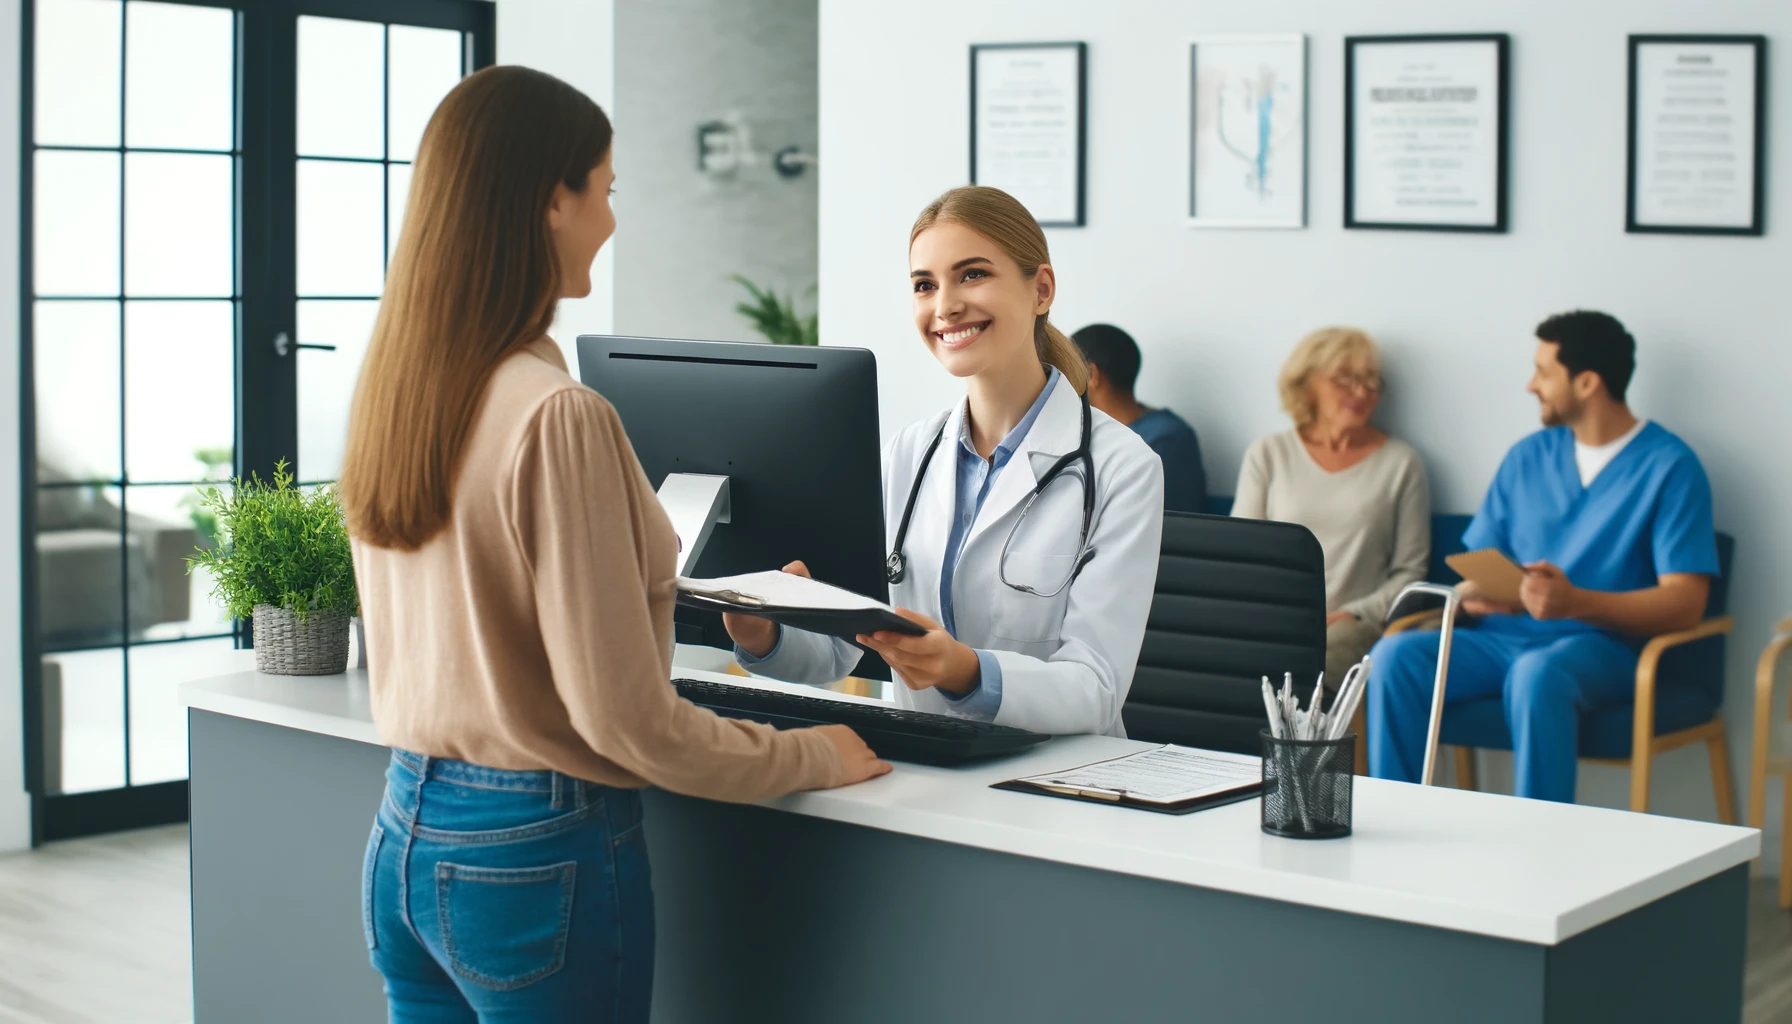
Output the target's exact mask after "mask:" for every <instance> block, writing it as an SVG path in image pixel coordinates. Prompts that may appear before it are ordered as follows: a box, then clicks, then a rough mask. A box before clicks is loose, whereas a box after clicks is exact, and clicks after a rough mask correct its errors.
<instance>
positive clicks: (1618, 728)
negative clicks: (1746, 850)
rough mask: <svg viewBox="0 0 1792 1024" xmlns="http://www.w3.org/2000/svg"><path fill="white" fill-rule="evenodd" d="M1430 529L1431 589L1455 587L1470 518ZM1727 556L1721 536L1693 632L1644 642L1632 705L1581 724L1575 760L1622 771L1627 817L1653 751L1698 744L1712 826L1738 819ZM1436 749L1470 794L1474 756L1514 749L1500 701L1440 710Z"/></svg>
mask: <svg viewBox="0 0 1792 1024" xmlns="http://www.w3.org/2000/svg"><path fill="white" fill-rule="evenodd" d="M1431 523H1432V525H1431V574H1430V577H1429V578H1430V580H1431V581H1432V582H1435V583H1448V584H1454V583H1456V582H1458V581H1459V580H1460V579H1461V577H1460V576H1458V575H1456V573H1455V572H1454V571H1453V570H1451V569H1450V567H1449V566H1447V565H1445V564H1444V559H1445V558H1446V557H1447V556H1449V555H1452V554H1455V553H1456V552H1459V551H1462V550H1463V545H1462V534H1463V531H1464V530H1466V529H1467V528H1468V523H1469V517H1468V516H1433V517H1432V520H1431ZM1735 551H1736V541H1735V539H1734V538H1733V537H1731V536H1730V535H1729V534H1727V533H1719V534H1718V535H1717V560H1718V566H1719V575H1718V577H1717V578H1716V579H1714V580H1712V581H1711V595H1710V597H1709V598H1708V599H1707V600H1706V603H1705V620H1704V621H1703V622H1701V623H1699V624H1698V625H1697V626H1694V627H1693V628H1691V629H1686V630H1680V631H1677V632H1673V633H1664V634H1662V635H1660V636H1657V637H1654V638H1652V639H1651V640H1650V641H1649V642H1648V643H1647V644H1646V645H1644V647H1643V650H1642V654H1641V656H1640V658H1639V659H1638V661H1637V667H1636V700H1635V702H1634V704H1631V705H1628V706H1623V707H1613V708H1606V709H1604V710H1601V711H1597V712H1594V713H1593V714H1590V715H1585V716H1583V717H1582V719H1581V723H1580V757H1581V760H1583V761H1591V762H1594V763H1596V764H1608V765H1617V766H1620V767H1622V766H1629V768H1630V809H1631V810H1633V811H1647V810H1648V809H1649V769H1650V766H1651V764H1652V762H1653V760H1654V758H1655V756H1656V755H1657V754H1663V753H1666V752H1667V751H1670V750H1674V749H1677V748H1679V747H1684V746H1687V745H1688V744H1692V743H1699V742H1703V743H1704V744H1705V746H1706V751H1707V753H1708V754H1709V755H1710V758H1711V783H1712V788H1713V790H1714V792H1715V795H1716V798H1717V816H1718V820H1720V821H1723V822H1725V823H1734V822H1735V820H1736V806H1735V796H1734V792H1733V787H1732V784H1731V781H1730V755H1729V748H1728V744H1727V743H1726V741H1725V738H1724V723H1723V715H1722V713H1721V712H1722V708H1723V696H1724V637H1725V635H1727V634H1728V633H1729V632H1730V630H1731V628H1732V627H1733V625H1734V620H1732V619H1731V618H1730V616H1729V615H1727V614H1726V613H1725V612H1726V606H1727V604H1728V600H1729V589H1730V563H1731V559H1732V557H1733V556H1734V555H1735ZM1396 610H1398V609H1396ZM1437 618H1438V615H1437V613H1436V612H1435V611H1424V612H1415V613H1413V614H1410V615H1404V616H1401V617H1398V618H1396V619H1394V620H1393V621H1392V622H1390V623H1389V624H1388V627H1387V631H1388V632H1389V633H1397V632H1401V631H1403V630H1407V629H1415V628H1423V627H1425V626H1435V625H1436V622H1437ZM1446 685H1447V684H1446ZM1372 742H1373V741H1372ZM1439 742H1440V743H1447V744H1450V745H1451V746H1454V747H1455V748H1456V778H1457V784H1458V785H1460V786H1462V787H1463V788H1465V789H1473V788H1475V760H1474V749H1475V748H1476V747H1481V748H1484V749H1489V750H1511V749H1512V731H1511V730H1510V729H1509V728H1507V726H1506V713H1505V707H1504V704H1503V703H1502V701H1501V700H1500V698H1499V697H1498V696H1493V697H1483V698H1478V699H1476V700H1470V701H1462V702H1458V703H1454V704H1451V705H1450V706H1449V707H1448V708H1446V709H1445V711H1444V720H1443V727H1442V730H1441V734H1440V736H1439Z"/></svg>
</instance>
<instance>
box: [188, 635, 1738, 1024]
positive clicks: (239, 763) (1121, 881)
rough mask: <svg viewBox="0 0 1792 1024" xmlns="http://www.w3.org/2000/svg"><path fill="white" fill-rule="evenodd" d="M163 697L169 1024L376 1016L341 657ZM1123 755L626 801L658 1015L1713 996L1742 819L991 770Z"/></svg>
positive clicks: (1683, 1011) (1628, 1010) (1423, 792)
mask: <svg viewBox="0 0 1792 1024" xmlns="http://www.w3.org/2000/svg"><path fill="white" fill-rule="evenodd" d="M679 674H680V675H681V676H686V677H699V678H718V679H725V680H728V681H731V682H742V683H744V682H745V681H744V680H740V679H737V678H733V677H729V676H723V675H719V674H716V673H712V672H701V671H697V670H694V669H693V670H681V671H680V672H679ZM753 685H768V686H773V687H780V686H782V684H775V683H764V682H760V681H754V683H753ZM181 692H182V695H183V698H184V700H185V702H186V704H187V705H188V707H189V709H190V725H191V739H190V744H191V772H192V836H193V839H192V843H193V851H192V853H193V860H192V864H193V957H194V993H195V1008H196V1024H237V1022H242V1021H251V1020H253V1021H260V1022H285V1021H292V1022H301V1021H303V1022H307V1024H313V1022H317V1021H331V1022H343V1024H348V1022H361V1021H366V1022H369V1024H372V1022H377V1021H382V1020H384V1019H385V1017H384V1003H383V1000H382V997H381V993H380V981H379V977H378V975H377V974H376V973H375V972H374V971H373V970H372V968H371V967H370V966H369V965H368V961H367V953H366V949H365V946H364V944H363V938H362V930H361V923H360V915H361V910H360V872H361V860H362V854H363V849H364V846H365V843H366V840H367V834H368V830H369V828H370V826H371V823H372V819H373V813H374V809H375V807H376V805H377V804H378V801H379V799H380V794H381V792H382V787H383V783H384V780H383V772H384V769H385V766H386V761H387V757H388V753H387V751H386V750H385V749H384V748H383V747H381V746H380V745H379V740H378V737H377V735H376V734H375V731H374V728H373V725H372V722H371V718H370V716H369V713H368V702H367V682H366V678H365V675H364V673H359V672H350V673H348V674H346V675H341V676H325V677H281V676H263V675H258V674H256V673H255V672H253V671H244V672H242V673H240V674H236V675H230V676H224V677H220V678H214V679H206V680H200V681H196V682H192V683H188V684H186V685H185V686H184V687H183V688H182V691H181ZM804 692H807V693H814V692H815V691H813V690H808V689H805V690H804ZM841 699H854V698H849V697H842V698H841ZM1143 746H1145V744H1141V743H1137V742H1133V741H1129V740H1119V739H1112V738H1108V737H1098V736H1078V737H1064V738H1060V739H1056V740H1053V741H1051V742H1049V743H1046V744H1043V745H1042V746H1040V747H1038V748H1036V749H1035V750H1033V751H1031V752H1029V753H1027V754H1024V755H1020V756H1017V757H1013V758H1009V759H1006V760H999V761H993V762H986V763H978V764H974V765H971V766H969V767H963V768H931V767H924V766H918V765H908V764H898V765H897V766H896V769H895V771H894V772H892V773H891V774H889V775H887V776H884V777H882V778H879V779H876V780H873V781H871V782H868V783H865V784H862V785H859V786H853V787H849V788H846V789H841V790H830V791H825V792H815V793H800V794H795V795H792V796H787V797H783V798H780V799H777V800H771V801H767V802H765V803H764V804H761V805H754V806H740V805H728V804H720V803H713V802H710V801H705V800H698V799H693V798H689V797H682V796H677V795H673V794H670V793H664V792H658V791H653V792H650V793H649V794H648V797H647V801H646V803H647V826H646V827H647V834H648V844H649V848H650V852H651V856H652V865H653V887H654V898H655V902H656V910H657V919H658V942H657V954H658V964H657V968H656V973H655V981H654V1014H653V1018H654V1020H655V1021H664V1022H703V1024H716V1022H727V1021H754V1022H756V1021H777V1022H799V1021H825V1022H829V1024H835V1022H844V1021H852V1022H855V1024H856V1022H884V1021H888V1022H904V1024H907V1022H919V1021H929V1022H934V1021H939V1022H945V1021H1010V1020H1014V1021H1021V1020H1025V1021H1079V1022H1080V1021H1106V1020H1129V1021H1131V1020H1138V1021H1158V1020H1178V1021H1180V1020H1201V1021H1205V1022H1225V1021H1266V1020H1287V1021H1297V1020H1324V1021H1327V1022H1344V1021H1374V1022H1378V1024H1391V1022H1402V1021H1427V1022H1429V1021H1440V1020H1449V1021H1452V1022H1478V1021H1487V1022H1499V1024H1515V1022H1528V1021H1551V1022H1556V1021H1589V1020H1623V1021H1626V1022H1640V1021H1664V1022H1668V1021H1672V1022H1684V1021H1693V1020H1697V1021H1702V1022H1717V1021H1736V1020H1739V1019H1740V1018H1741V1006H1742V978H1743V959H1744V944H1745V924H1746V921H1745V917H1746V910H1745V903H1746V888H1747V872H1748V866H1747V865H1748V862H1749V860H1750V859H1751V858H1753V857H1754V856H1755V855H1756V854H1757V852H1758V851H1759V847H1760V835H1759V833H1757V832H1755V831H1753V830H1751V829H1744V828H1733V827H1727V826H1721V825H1712V824H1705V823H1700V822H1692V821H1683V820H1678V819H1673V818H1664V817H1656V816H1652V815H1641V814H1631V813H1628V812H1623V811H1614V810H1605V809H1600V808H1590V807H1576V806H1565V805H1560V804H1550V803H1542V802H1538V801H1531V800H1518V799H1513V798H1511V797H1504V796H1496V795H1492V794H1486V793H1474V792H1463V791H1458V790H1452V789H1440V788H1424V787H1420V786H1412V785H1404V784H1400V783H1391V782H1381V781H1377V780H1373V779H1359V780H1358V781H1357V788H1356V811H1355V834H1354V835H1352V836H1351V837H1349V838H1346V839H1341V840H1331V841H1325V842H1301V841H1298V840H1289V839H1279V838H1275V837H1271V836H1268V835H1265V834H1263V833H1262V832H1261V831H1260V830H1259V829H1258V805H1257V802H1256V801H1249V802H1246V803H1241V804H1234V805H1231V806H1227V807H1221V808H1217V809H1214V810H1209V811H1203V812H1200V813H1197V814H1192V815H1188V816H1183V817H1174V816H1167V815H1158V814H1150V813H1146V812H1141V811H1134V810H1127V809H1123V808H1117V807H1108V806H1099V805H1093V804H1084V803H1077V802H1073V801H1067V800H1056V799H1049V798H1044V797H1039V796H1032V795H1028V794H1023V793H1012V792H1004V791H998V790H992V789H990V788H989V785H990V784H991V783H993V782H997V781H1000V780H1003V779H1007V778H1012V777H1014V776H1017V775H1024V774H1030V773H1036V772H1043V771H1049V770H1052V769H1055V768H1062V767H1068V766H1071V765H1076V764H1082V763H1085V762H1088V761H1092V760H1096V759H1099V758H1104V757H1111V756H1115V755H1118V754H1123V753H1126V752H1128V751H1131V750H1135V749H1139V748H1141V747H1143Z"/></svg>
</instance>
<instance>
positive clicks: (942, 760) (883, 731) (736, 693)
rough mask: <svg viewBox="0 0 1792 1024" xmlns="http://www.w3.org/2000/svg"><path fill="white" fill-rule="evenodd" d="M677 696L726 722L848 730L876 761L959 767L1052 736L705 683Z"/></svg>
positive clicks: (692, 683)
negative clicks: (857, 737) (722, 718)
mask: <svg viewBox="0 0 1792 1024" xmlns="http://www.w3.org/2000/svg"><path fill="white" fill-rule="evenodd" d="M672 685H673V686H675V687H677V688H678V694H679V696H681V697H683V698H685V699H686V700H688V701H690V702H691V703H693V704H701V705H703V706H704V707H706V708H709V709H710V710H711V711H714V712H715V713H716V714H718V715H724V716H726V717H728V718H750V719H752V720H753V721H755V722H764V723H766V724H767V725H775V726H777V727H778V728H780V729H797V728H802V727H804V726H810V725H846V726H851V727H852V730H853V731H854V732H856V733H858V734H859V736H860V737H861V738H863V739H864V741H865V743H866V744H867V745H869V746H870V747H871V749H872V750H873V751H875V752H876V753H877V756H878V757H881V758H885V759H887V760H894V761H911V762H913V763H915V764H940V765H949V764H958V763H960V762H963V761H969V760H972V759H974V758H979V757H995V756H998V755H1001V754H1013V753H1016V752H1018V751H1022V750H1026V749H1027V748H1029V747H1031V746H1033V745H1034V744H1036V743H1043V742H1045V741H1046V740H1049V739H1051V737H1050V736H1046V735H1043V734H1041V733H1036V732H1027V731H1026V730H1025V729H1016V728H1013V727H1012V726H1007V725H995V724H993V723H990V722H970V721H966V720H965V719H962V718H950V717H948V716H946V715H930V714H927V713H926V712H924V711H908V710H905V709H903V708H893V707H887V706H883V705H878V704H859V703H854V702H849V701H843V700H829V699H827V698H826V697H805V696H802V695H800V694H794V693H782V692H780V691H777V690H762V689H759V688H757V687H752V686H736V685H734V684H732V683H713V682H709V681H706V680H701V679H674V680H672Z"/></svg>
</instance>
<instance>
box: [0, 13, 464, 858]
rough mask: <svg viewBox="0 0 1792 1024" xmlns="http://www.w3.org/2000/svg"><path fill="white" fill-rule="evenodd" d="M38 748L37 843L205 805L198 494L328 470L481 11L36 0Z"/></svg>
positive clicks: (210, 609)
mask: <svg viewBox="0 0 1792 1024" xmlns="http://www.w3.org/2000/svg"><path fill="white" fill-rule="evenodd" d="M26 27H27V40H28V46H27V64H26V78H25V81H26V83H27V91H26V100H25V110H24V119H25V122H26V139H27V141H28V144H29V146H28V156H27V161H26V165H25V168H24V175H23V177H24V183H23V185H24V210H25V232H24V237H25V243H24V244H25V253H24V256H25V260H24V262H25V267H26V270H25V282H26V285H25V287H26V293H27V294H26V300H27V301H26V310H25V315H24V318H23V320H24V322H23V323H22V325H21V327H22V332H21V333H22V340H23V359H22V362H23V367H24V371H25V375H24V380H25V381H26V384H25V388H26V390H25V394H24V395H23V396H22V397H23V401H22V402H21V405H22V408H23V414H22V423H21V427H22V433H23V437H24V451H23V455H24V458H25V461H26V465H27V466H28V467H29V468H28V470H27V474H26V477H27V479H26V488H25V495H24V508H23V514H24V522H25V525H26V541H25V551H24V555H25V566H26V568H25V573H24V577H25V595H24V597H25V602H24V603H25V616H24V619H25V629H26V659H25V661H26V663H25V665H24V666H23V667H24V671H25V679H26V687H25V692H26V707H25V712H26V715H25V720H26V757H27V780H28V784H29V785H30V787H31V789H32V793H33V797H34V799H33V808H34V816H33V817H34V820H33V834H34V837H35V839H36V840H37V841H44V840H48V839H55V838H61V837H66V836H72V835H81V834H87V833H91V832H98V831H107V830H111V829H117V828H126V827H133V826H138V825H146V824H152V823H157V822H164V821H179V820H184V818H185V815H186V781H185V780H186V775H187V759H186V713H185V709H184V707H182V706H181V704H180V703H179V700H178V696H177V693H176V690H177V687H178V686H179V684H180V683H181V682H184V681H186V680H190V679H195V678H201V677H203V676H205V675H207V674H219V673H223V672H227V671H231V670H232V669H233V668H234V667H236V665H237V664H239V660H238V656H236V655H235V654H234V650H235V648H236V647H237V646H239V642H240V639H241V638H240V636H239V632H238V628H237V624H236V623H232V622H231V621H229V620H228V618H227V617H226V616H225V615H224V613H223V611H222V609H221V608H220V607H219V605H218V604H217V602H215V601H214V600H213V599H212V598H211V596H210V591H211V580H210V579H208V578H207V577H206V575H205V574H204V573H203V572H195V573H192V574H189V573H188V571H187V566H186V558H187V556H189V555H191V554H192V553H193V552H194V550H195V549H196V548H200V547H204V546H207V545H210V544H213V543H215V542H216V540H217V538H216V535H215V524H213V523H212V522H211V521H210V519H209V517H208V516H207V515H206V514H205V513H204V511H203V510H202V509H201V508H200V507H199V503H198V495H199V493H200V491H201V489H203V488H206V487H211V486H228V484H227V483H225V482H226V481H228V480H229V479H230V478H231V477H233V476H238V475H247V474H249V473H259V474H260V475H261V476H263V477H267V476H269V475H270V474H271V472H272V469H273V464H274V462H275V461H276V460H277V459H280V458H285V459H286V460H288V461H289V462H292V463H294V464H295V465H296V467H297V472H298V473H299V474H300V475H301V479H302V480H305V481H307V482H320V481H326V480H330V479H333V478H334V477H335V476H336V473H337V470H338V467H339V466H340V464H341V453H342V442H343V436H344V434H345V432H346V419H347V406H348V398H349V395H350V393H351V391H352V388H353V384H354V378H355V374H356V373H357V371H358V369H359V366H360V358H361V353H362V351H363V350H364V348H365V344H366V340H367V336H368V334H369V332H370V331H371V328H372V324H373V314H374V310H375V308H376V307H377V302H378V296H379V292H380V289H381V283H382V281H383V278H384V274H385V263H386V259H387V255H388V253H389V252H390V241H391V238H392V236H393V235H394V234H395V232H396V228H397V226H398V223H399V218H400V217H401V215H402V210H403V204H404V196H405V193H406V189H407V187H408V184H409V170H410V161H411V159H412V158H413V157H414V155H415V152H416V146H417V140H418V137H419V136H420V135H421V133H422V128H423V125H424V123H425V122H426V121H427V119H428V117H429V115H430V113H431V112H432V111H433V110H434V107H435V105H436V103H437V102H439V100H440V98H441V96H442V95H443V94H444V93H446V92H447V90H448V89H449V88H452V87H453V85H454V83H455V82H456V81H458V79H459V78H460V77H461V75H462V74H463V73H464V72H465V71H466V70H467V69H469V68H472V67H477V66H483V65H484V64H488V63H490V62H491V55H492V49H493V45H492V8H491V5H490V4H487V3H478V2H470V0H360V2H356V0H340V2H337V0H300V2H299V3H298V4H297V5H295V4H293V3H290V2H286V0H242V2H238V3H235V4H231V3H228V2H225V0H215V2H214V0H191V2H187V0H178V2H156V0H34V2H33V3H30V4H28V11H27V24H26Z"/></svg>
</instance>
